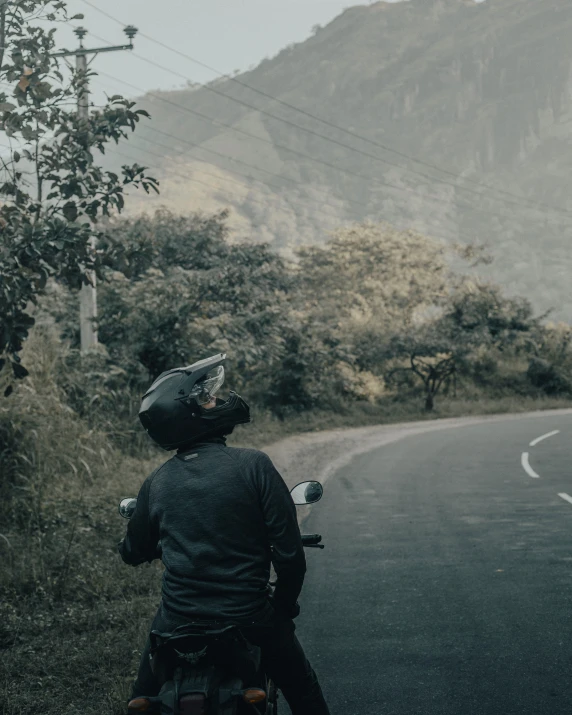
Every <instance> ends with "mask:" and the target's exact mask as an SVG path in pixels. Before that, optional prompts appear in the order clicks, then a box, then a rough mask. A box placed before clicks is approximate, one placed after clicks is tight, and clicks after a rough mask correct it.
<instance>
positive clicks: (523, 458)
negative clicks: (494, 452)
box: [520, 452, 540, 479]
mask: <svg viewBox="0 0 572 715" xmlns="http://www.w3.org/2000/svg"><path fill="white" fill-rule="evenodd" d="M520 461H521V464H522V466H523V468H524V471H525V472H526V473H527V474H528V476H529V477H535V478H536V479H539V478H540V474H537V473H536V472H535V471H534V469H533V468H532V467H531V466H530V464H529V463H528V452H523V453H522V456H521V458H520Z"/></svg>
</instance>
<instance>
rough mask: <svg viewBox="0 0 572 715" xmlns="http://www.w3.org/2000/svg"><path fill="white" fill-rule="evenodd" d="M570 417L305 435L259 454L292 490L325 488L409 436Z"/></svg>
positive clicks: (476, 419)
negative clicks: (307, 484) (355, 463)
mask: <svg viewBox="0 0 572 715" xmlns="http://www.w3.org/2000/svg"><path fill="white" fill-rule="evenodd" d="M569 414H572V409H571V408H566V409H556V410H535V411H534V412H519V413H513V414H500V415H483V416H471V417H450V418H445V419H439V420H434V421H431V422H427V421H426V420H425V421H420V422H401V423H396V424H385V425H377V426H374V427H355V428H352V429H334V430H326V431H324V432H308V433H304V434H299V435H295V436H293V437H288V438H286V439H283V440H280V441H279V442H274V443H273V444H270V445H268V446H266V447H262V451H263V452H266V454H268V456H269V457H270V458H271V459H272V461H273V462H274V465H275V466H276V468H277V469H278V471H279V472H280V473H281V474H282V476H283V478H284V481H285V482H286V484H287V485H288V487H289V488H290V489H291V488H292V487H293V486H295V485H296V484H298V482H303V481H306V480H309V479H316V480H318V481H319V482H321V483H322V484H325V483H326V482H327V481H328V479H329V478H330V477H331V476H332V475H333V474H335V473H336V472H337V471H338V470H339V469H341V468H342V467H345V466H346V465H348V464H349V463H350V462H351V460H352V459H353V458H354V457H356V456H357V455H359V454H364V453H365V452H369V451H370V450H372V449H376V448H378V447H383V445H385V444H390V443H392V442H397V441H398V440H401V439H405V438H406V437H409V436H412V435H416V434H424V433H426V432H435V431H437V430H444V429H452V428H459V427H465V426H469V425H477V424H482V423H485V422H502V421H504V420H526V419H529V418H531V417H550V416H558V415H569ZM309 512H310V507H305V508H303V509H302V508H300V509H299V522H300V524H302V523H303V521H304V520H305V518H306V517H307V515H308V514H309Z"/></svg>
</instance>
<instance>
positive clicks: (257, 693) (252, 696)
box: [242, 688, 266, 704]
mask: <svg viewBox="0 0 572 715" xmlns="http://www.w3.org/2000/svg"><path fill="white" fill-rule="evenodd" d="M265 697H266V693H265V692H264V690H260V688H248V690H243V691H242V699H243V700H244V701H245V702H247V703H252V704H254V703H260V702H262V701H263V700H264V698H265Z"/></svg>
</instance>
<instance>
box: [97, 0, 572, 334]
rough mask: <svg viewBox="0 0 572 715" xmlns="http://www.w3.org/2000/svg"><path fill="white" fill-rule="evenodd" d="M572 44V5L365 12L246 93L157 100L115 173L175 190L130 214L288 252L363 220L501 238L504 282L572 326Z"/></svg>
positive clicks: (244, 81) (391, 6) (342, 19)
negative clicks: (179, 215)
mask: <svg viewBox="0 0 572 715" xmlns="http://www.w3.org/2000/svg"><path fill="white" fill-rule="evenodd" d="M571 32H572V5H571V4H570V3H568V2H564V1H563V0H487V1H486V2H484V3H475V2H472V0H409V2H400V3H385V2H377V3H374V4H371V5H367V6H358V7H352V8H350V9H348V10H346V11H345V12H344V13H342V14H341V15H340V16H339V17H337V18H336V19H335V20H333V21H332V22H331V23H330V24H328V25H327V26H326V27H324V28H316V31H315V33H314V34H313V36H312V37H310V38H309V39H307V40H306V41H304V42H302V43H299V44H296V45H293V46H290V47H287V48H285V49H284V50H282V51H281V52H280V53H279V54H278V55H277V56H276V57H274V58H272V59H267V60H264V61H263V62H261V63H260V65H259V66H258V67H256V68H255V69H253V70H252V71H250V72H246V73H243V74H240V75H237V76H236V77H235V80H237V81H233V80H230V79H227V80H219V81H217V82H214V83H212V84H211V85H209V86H208V87H203V88H194V87H189V88H187V89H181V90H180V91H170V92H159V91H157V92H153V93H149V94H148V95H146V96H145V97H142V98H140V100H139V101H138V103H139V104H140V106H142V107H144V108H146V109H148V110H149V111H150V112H151V115H152V121H150V122H149V121H143V122H142V126H141V128H139V129H138V130H137V133H136V135H135V136H134V137H133V138H131V139H130V141H129V143H128V144H124V145H122V146H121V147H120V151H121V152H123V154H122V156H119V155H118V154H116V153H114V152H113V150H112V149H110V150H109V151H110V153H111V155H112V156H111V157H110V158H108V159H107V161H110V160H111V161H112V162H114V163H118V162H119V163H125V162H126V161H127V157H129V158H131V159H133V160H137V161H139V163H142V164H145V165H147V166H149V167H151V168H152V169H153V170H154V174H155V175H156V176H157V177H158V178H159V179H160V180H161V183H162V195H161V196H160V197H158V198H149V197H147V196H145V195H144V194H143V195H141V194H138V193H137V192H131V198H130V202H129V204H128V208H129V212H130V213H135V212H139V211H141V210H142V209H145V210H152V209H153V208H154V207H155V206H158V205H159V204H164V205H166V206H168V207H169V208H171V209H173V210H176V211H181V212H186V211H191V210H196V209H204V210H206V211H210V210H212V209H216V208H222V207H225V206H228V207H230V208H231V221H230V223H231V226H233V227H234V228H235V229H236V231H235V235H236V236H237V237H238V238H244V237H248V238H251V239H252V240H255V241H270V242H271V243H272V244H273V245H274V246H275V247H276V248H277V249H280V250H282V251H286V252H288V251H289V250H291V249H292V247H294V246H296V245H299V244H304V243H317V242H321V241H323V240H324V239H325V237H326V234H327V231H328V230H329V229H332V228H334V227H335V226H337V225H339V224H340V223H345V222H350V221H356V220H360V219H363V218H369V219H372V220H384V221H388V222H390V223H392V224H394V225H396V226H397V227H399V228H404V227H412V228H415V229H418V230H420V231H422V232H424V233H427V234H429V235H432V236H436V237H442V238H444V239H446V240H448V241H456V240H459V241H461V242H465V243H466V242H476V243H486V244H488V245H489V246H490V250H491V253H492V255H493V256H494V259H495V260H494V263H493V264H492V266H490V267H489V268H486V269H483V270H486V275H487V276H490V277H492V278H494V279H495V280H497V281H499V282H500V283H502V284H503V285H504V286H505V287H506V289H507V291H508V292H509V293H510V294H516V293H520V294H524V295H527V296H528V297H530V298H532V300H533V302H534V305H535V307H536V308H537V309H539V310H540V309H541V310H544V309H547V308H549V307H551V306H555V307H556V308H557V312H556V313H555V316H556V317H559V318H566V319H568V320H570V319H572V294H571V293H570V290H569V284H570V275H571V271H572V257H571V253H570V250H569V245H570V239H571V237H572V197H571V196H570V193H571V192H570V188H571V186H570V183H571V181H570V177H571V172H572V143H571V136H572V133H571V128H572V103H571V95H572V75H571V69H572V44H571V43H570V36H571ZM189 52H190V54H191V55H192V50H191V49H189ZM151 59H152V58H151ZM173 66H174V67H176V68H177V69H178V71H185V69H186V64H184V62H183V60H180V61H179V60H176V59H173ZM244 85H249V87H252V88H254V89H257V90H259V93H257V92H255V91H253V89H250V88H249V87H246V86H244ZM261 93H262V94H261ZM276 99H278V100H281V101H282V102H283V103H280V102H278V101H276ZM284 103H287V104H288V105H292V107H296V108H298V109H299V110H302V111H303V112H306V113H308V114H311V115H315V116H317V117H320V118H322V119H324V120H326V121H327V122H329V123H330V124H329V125H328V124H325V123H322V122H320V121H317V120H316V119H313V118H312V117H311V116H308V114H304V113H301V112H299V111H296V110H295V109H293V108H291V107H289V106H287V104H284ZM245 105H250V106H245ZM199 115H203V117H208V118H210V119H205V118H203V117H201V116H199ZM269 115H274V116H273V117H271V116H269ZM280 119H282V120H286V121H287V122H289V124H288V123H285V122H284V121H280ZM296 125H297V126H296ZM331 125H335V126H331ZM336 127H339V129H338V128H336ZM305 129H306V130H310V132H308V131H304V130H305ZM344 130H345V131H344ZM311 132H313V133H311ZM168 135H170V136H168ZM357 135H360V136H361V137H365V138H367V139H369V140H370V141H369V142H368V141H364V140H363V139H361V138H359V137H358V136H357ZM329 140H330V141H329ZM372 142H373V143H372ZM384 147H385V148H384ZM416 160H419V161H416Z"/></svg>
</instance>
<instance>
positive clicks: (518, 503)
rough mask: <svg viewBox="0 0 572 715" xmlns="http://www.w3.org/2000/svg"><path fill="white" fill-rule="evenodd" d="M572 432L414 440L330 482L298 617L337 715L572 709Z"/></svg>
mask: <svg viewBox="0 0 572 715" xmlns="http://www.w3.org/2000/svg"><path fill="white" fill-rule="evenodd" d="M571 428H572V415H569V414H568V415H560V416H554V415H547V416H542V415H541V416H539V417H534V418H531V419H526V420H518V419H514V420H513V419H511V418H510V417H507V418H506V420H502V421H500V422H495V423H489V424H486V423H485V424H478V425H466V426H459V427H455V428H452V429H446V430H440V431H436V432H428V433H425V434H421V435H414V436H409V437H406V438H405V439H402V440H400V441H398V442H395V443H392V444H388V445H386V446H384V447H382V448H381V449H376V450H374V451H371V452H369V453H367V454H363V455H361V456H358V457H356V458H354V459H353V461H352V462H351V463H350V464H349V465H348V466H346V467H344V468H343V469H341V470H340V471H339V472H337V473H336V474H335V475H334V476H332V477H331V478H330V479H329V480H328V482H327V484H326V487H325V493H324V498H323V499H322V501H321V502H320V503H318V504H317V505H316V506H314V507H313V508H312V510H311V513H310V515H309V517H308V518H307V519H306V521H305V523H304V526H303V528H302V530H303V531H304V532H315V531H317V532H320V533H322V535H323V537H324V543H325V544H326V548H325V549H324V550H323V551H322V550H318V549H308V550H307V561H308V573H307V576H306V583H305V586H304V590H303V592H302V596H301V599H300V602H301V605H302V613H301V615H300V617H299V618H298V619H297V621H296V623H297V632H298V636H299V638H300V640H301V642H302V644H303V645H304V647H305V649H306V652H307V654H308V657H309V658H310V660H311V662H312V664H313V666H314V668H315V669H316V671H317V672H318V674H319V676H320V680H321V682H322V687H323V689H324V692H325V695H326V697H327V699H328V701H329V703H330V708H331V712H332V715H413V714H419V715H485V714H486V715H489V714H490V715H517V714H518V715H558V714H559V713H570V712H572V637H571V636H572V503H570V502H569V501H566V500H565V498H563V497H561V496H559V494H562V493H564V494H568V495H572V459H571V457H572V454H571V453H572V443H571V441H570V433H571ZM556 430H559V432H558V433H555V434H553V435H551V436H550V437H547V438H545V439H543V440H541V441H539V442H537V443H536V444H535V445H534V446H530V442H531V441H533V440H534V439H536V438H538V437H540V436H542V435H544V434H547V433H549V432H555V431H556ZM523 452H528V458H527V459H528V462H527V463H528V464H529V466H530V468H531V469H532V470H533V472H534V473H535V474H538V475H539V477H538V478H533V477H531V476H530V474H529V473H527V471H525V469H524V468H523V462H522V453H523ZM280 708H281V712H283V713H289V712H290V711H289V709H288V707H287V706H286V704H285V702H284V700H283V699H281V701H280Z"/></svg>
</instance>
